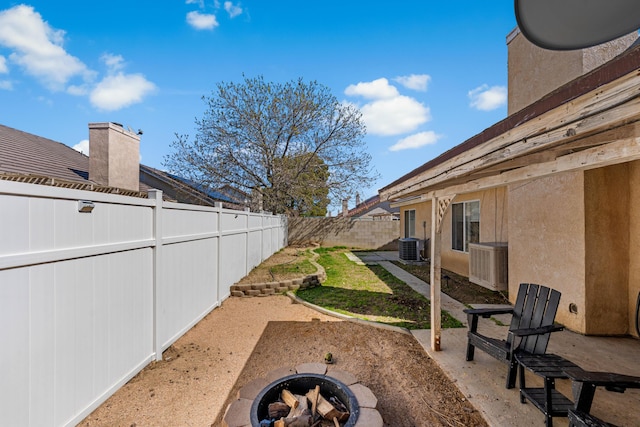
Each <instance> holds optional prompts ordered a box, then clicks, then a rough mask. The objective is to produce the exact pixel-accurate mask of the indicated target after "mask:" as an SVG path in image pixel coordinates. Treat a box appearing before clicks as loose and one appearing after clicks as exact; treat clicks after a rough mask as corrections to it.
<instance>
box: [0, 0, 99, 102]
mask: <svg viewBox="0 0 640 427" xmlns="http://www.w3.org/2000/svg"><path fill="white" fill-rule="evenodd" d="M64 36H65V32H64V31H62V30H55V29H53V28H51V27H50V26H49V24H48V23H47V22H45V21H44V20H43V19H42V16H41V15H40V14H39V13H37V12H36V11H35V10H34V9H33V7H31V6H26V5H19V6H14V7H12V8H10V9H6V10H3V11H0V45H1V46H4V47H6V48H8V49H11V50H12V51H13V52H12V53H11V54H10V55H9V59H10V60H11V61H12V62H14V63H16V64H18V65H20V66H21V67H22V68H24V70H25V71H26V72H27V73H28V74H30V75H32V76H34V77H35V78H37V79H38V80H40V81H41V82H42V83H43V84H44V85H45V86H47V87H48V88H49V89H50V90H62V89H63V88H64V86H65V85H66V83H67V82H68V81H69V80H70V79H72V78H73V77H76V76H81V77H82V78H83V79H85V80H89V79H90V78H91V77H92V73H91V71H90V70H88V69H87V67H86V65H85V64H84V63H82V61H80V60H79V59H78V58H76V57H74V56H72V55H69V54H68V53H67V52H66V51H65V50H64V48H63V47H62V44H63V42H64Z"/></svg>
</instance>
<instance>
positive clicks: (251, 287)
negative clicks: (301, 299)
mask: <svg viewBox="0 0 640 427" xmlns="http://www.w3.org/2000/svg"><path fill="white" fill-rule="evenodd" d="M317 256H318V255H317V254H316V253H315V252H314V259H310V260H309V262H311V264H313V265H314V266H315V267H316V272H315V274H309V275H308V276H306V277H303V278H299V279H289V280H282V281H279V282H266V283H246V284H242V285H239V284H235V285H233V286H231V296H232V297H261V296H267V295H274V294H284V293H287V292H289V291H296V290H298V289H306V288H313V287H315V286H320V284H321V283H322V282H324V281H325V280H326V279H327V273H326V272H325V271H324V268H323V267H322V266H321V265H320V264H318V263H317V262H316V261H315V258H317Z"/></svg>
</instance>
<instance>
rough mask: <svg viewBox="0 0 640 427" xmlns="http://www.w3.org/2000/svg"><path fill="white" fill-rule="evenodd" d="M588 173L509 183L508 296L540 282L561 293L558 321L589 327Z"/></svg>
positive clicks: (575, 326)
mask: <svg viewBox="0 0 640 427" xmlns="http://www.w3.org/2000/svg"><path fill="white" fill-rule="evenodd" d="M583 187H584V175H583V173H582V172H569V173H564V174H560V175H557V176H552V177H548V178H542V179H537V180H534V181H530V182H525V183H523V184H518V185H512V186H510V187H509V209H508V210H509V218H510V222H509V295H510V299H511V300H512V301H514V300H515V295H516V293H517V291H518V285H519V284H520V283H532V282H533V283H539V284H543V285H545V286H549V287H551V288H554V289H557V290H558V291H560V292H561V293H562V298H561V300H560V307H559V309H558V314H557V320H558V322H560V323H562V324H564V325H565V326H567V327H568V328H570V329H573V330H583V329H584V325H585V322H584V317H583V316H579V315H576V314H572V313H570V312H569V304H570V303H573V304H575V305H576V306H577V307H578V310H579V312H578V314H579V313H580V311H583V310H584V305H585V296H584V292H583V291H582V289H583V286H584V282H585V268H584V254H585V242H584V229H585V224H584V197H583V191H582V188H583Z"/></svg>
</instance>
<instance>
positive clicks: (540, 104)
mask: <svg viewBox="0 0 640 427" xmlns="http://www.w3.org/2000/svg"><path fill="white" fill-rule="evenodd" d="M639 66H640V46H637V45H634V46H632V47H631V48H629V49H628V50H627V51H625V52H624V53H622V54H621V55H619V56H617V57H616V58H614V59H612V60H611V61H609V62H607V63H605V64H603V65H602V66H600V67H598V68H596V69H595V70H593V71H591V72H589V73H587V74H585V75H583V76H581V77H578V78H577V79H575V80H572V81H570V82H568V83H567V84H565V85H563V86H561V87H559V88H558V89H556V90H555V91H553V92H551V93H549V94H548V95H546V96H544V97H543V98H541V99H540V100H538V101H536V102H534V103H533V104H531V105H529V106H527V107H525V108H523V109H522V110H520V111H518V112H516V113H514V114H512V115H510V116H509V117H507V118H505V119H504V120H502V121H500V122H498V123H496V124H494V125H493V126H491V127H490V128H487V129H485V130H484V131H482V132H481V133H479V134H477V135H475V136H473V137H471V138H469V139H468V140H466V141H464V142H463V143H461V144H459V145H457V146H455V147H453V148H451V149H450V150H448V151H445V152H444V153H442V154H440V155H439V156H438V157H435V158H434V159H432V160H430V161H428V162H426V163H424V164H423V165H422V166H419V167H418V168H416V169H414V170H412V171H411V172H409V173H407V174H405V175H403V176H402V177H400V178H398V179H396V180H395V181H393V182H392V183H390V184H388V185H386V186H385V187H383V188H381V189H380V190H378V191H379V193H382V192H388V191H390V190H391V189H392V188H394V187H398V186H401V185H402V184H403V183H404V182H405V181H407V180H409V179H411V178H413V177H416V176H418V175H421V174H424V173H425V172H427V171H429V170H430V169H432V168H433V167H435V166H437V165H440V164H442V163H444V162H446V161H447V160H450V159H452V158H454V157H456V156H459V155H460V154H462V153H465V152H466V151H469V150H471V149H473V148H475V147H478V146H479V145H482V144H483V143H485V142H487V141H489V140H491V139H493V138H495V137H497V136H499V135H502V134H503V133H505V132H507V131H509V130H511V129H514V128H516V127H517V126H520V125H522V124H523V123H526V122H528V121H530V120H532V119H534V118H536V117H538V116H540V115H541V114H544V113H546V112H548V111H551V110H553V109H554V108H557V107H559V106H560V105H562V104H565V103H567V102H569V101H571V100H572V99H575V98H577V97H579V96H581V95H584V94H586V93H588V92H590V91H592V90H594V89H596V88H598V87H600V86H602V85H604V84H607V83H609V82H612V81H613V80H615V79H617V78H620V77H622V76H624V75H626V74H629V73H631V72H633V71H634V70H637V69H638V67H639Z"/></svg>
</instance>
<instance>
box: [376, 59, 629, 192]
mask: <svg viewBox="0 0 640 427" xmlns="http://www.w3.org/2000/svg"><path fill="white" fill-rule="evenodd" d="M639 94H640V74H638V73H636V72H634V73H630V74H628V75H625V76H624V77H621V78H619V79H617V80H614V81H613V82H610V83H609V84H607V85H604V86H602V87H600V88H598V89H597V90H596V91H592V92H590V93H588V94H585V95H583V96H581V97H579V98H576V99H575V100H573V101H571V102H568V103H566V104H563V105H562V106H560V107H557V108H555V109H553V110H550V111H548V112H546V113H544V114H541V115H540V116H538V117H536V118H535V119H533V120H529V121H526V122H524V123H522V124H520V125H518V126H516V127H514V128H513V129H511V130H509V131H507V132H505V133H503V134H501V135H499V136H497V137H495V138H493V139H491V140H489V141H487V142H486V143H484V144H482V145H479V146H477V147H475V148H473V149H471V150H469V151H467V152H464V153H461V154H460V155H458V156H456V157H454V158H452V159H450V160H448V161H445V162H443V163H441V164H439V165H436V166H435V167H433V168H432V169H429V170H428V171H425V172H424V173H422V174H420V175H416V176H414V177H412V178H410V179H408V180H406V181H404V182H402V183H399V184H398V185H396V186H394V187H392V188H388V189H386V190H385V191H383V192H381V196H382V198H383V199H386V198H389V199H398V198H401V197H407V196H411V195H415V194H422V193H425V192H429V191H436V190H442V189H445V188H448V187H450V186H452V185H461V184H464V183H466V182H471V181H474V180H480V179H482V178H484V177H490V176H495V175H500V174H503V173H504V172H505V171H512V170H514V169H518V168H522V167H529V166H531V165H533V164H541V163H547V162H549V161H554V160H556V159H557V158H560V157H563V156H565V155H569V154H572V153H573V152H575V151H579V150H585V149H589V148H590V147H597V146H599V145H605V144H608V143H610V142H611V141H612V140H613V138H629V137H630V136H631V135H637V134H638V133H637V132H638V129H637V127H636V125H637V123H638V122H639V121H640V95H639ZM622 161H625V160H621V162H622Z"/></svg>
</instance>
